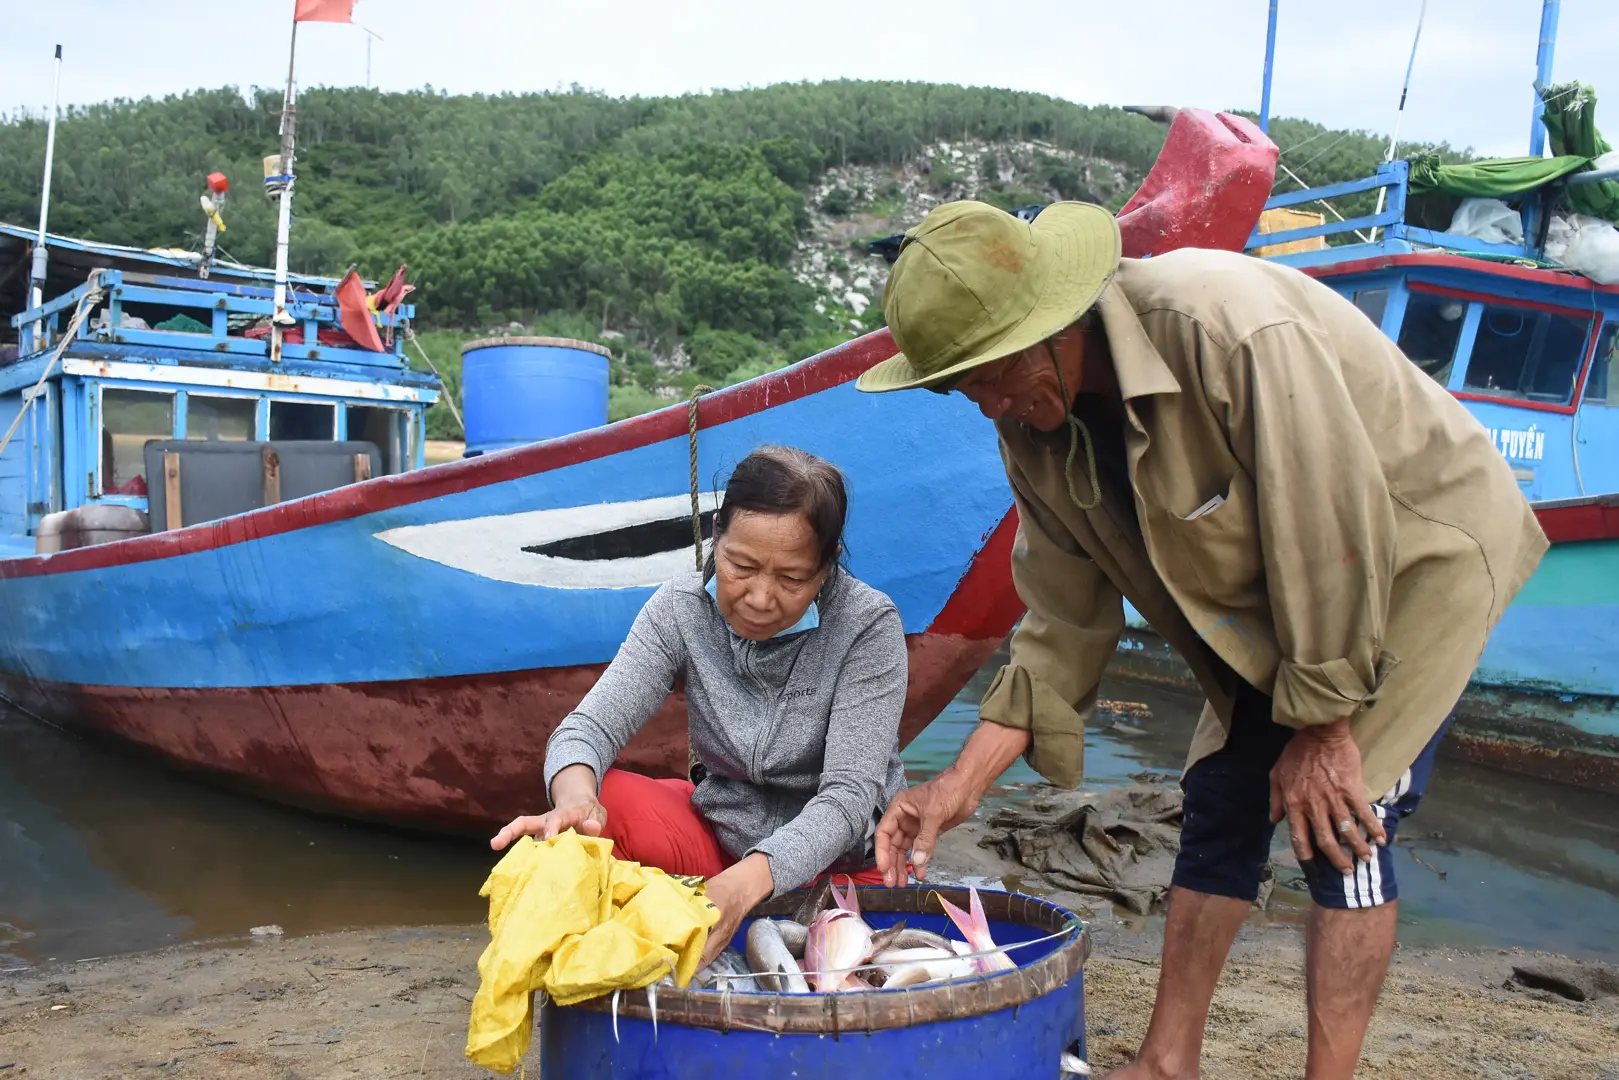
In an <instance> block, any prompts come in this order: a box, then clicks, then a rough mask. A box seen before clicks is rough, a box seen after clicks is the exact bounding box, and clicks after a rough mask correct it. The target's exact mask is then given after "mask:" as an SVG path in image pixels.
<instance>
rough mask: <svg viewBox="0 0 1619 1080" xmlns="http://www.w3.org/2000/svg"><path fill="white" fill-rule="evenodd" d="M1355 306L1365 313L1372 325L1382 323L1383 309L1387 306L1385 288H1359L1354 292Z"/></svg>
mask: <svg viewBox="0 0 1619 1080" xmlns="http://www.w3.org/2000/svg"><path fill="white" fill-rule="evenodd" d="M1355 306H1356V307H1358V308H1360V309H1361V310H1362V311H1364V312H1365V313H1366V317H1367V318H1368V319H1370V320H1372V323H1373V325H1375V326H1382V325H1383V311H1384V310H1385V309H1386V308H1387V307H1388V306H1389V291H1388V290H1387V289H1361V290H1360V291H1359V292H1357V293H1356V294H1355Z"/></svg>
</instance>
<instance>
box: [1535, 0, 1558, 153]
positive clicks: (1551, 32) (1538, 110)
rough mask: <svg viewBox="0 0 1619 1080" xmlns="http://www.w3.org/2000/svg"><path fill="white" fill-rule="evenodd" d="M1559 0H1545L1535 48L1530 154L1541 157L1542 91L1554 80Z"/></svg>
mask: <svg viewBox="0 0 1619 1080" xmlns="http://www.w3.org/2000/svg"><path fill="white" fill-rule="evenodd" d="M1558 6H1559V0H1544V3H1542V4H1541V8H1540V46H1539V48H1537V49H1536V50H1535V108H1534V112H1533V114H1532V115H1531V116H1530V118H1529V156H1530V157H1540V156H1541V155H1542V154H1544V153H1545V152H1546V125H1545V124H1543V123H1541V122H1540V117H1541V114H1542V113H1544V112H1545V111H1546V102H1545V101H1544V100H1542V98H1541V96H1540V93H1541V91H1542V90H1544V89H1546V87H1547V86H1548V85H1550V83H1551V80H1552V52H1553V51H1554V50H1555V49H1556V47H1557V9H1558Z"/></svg>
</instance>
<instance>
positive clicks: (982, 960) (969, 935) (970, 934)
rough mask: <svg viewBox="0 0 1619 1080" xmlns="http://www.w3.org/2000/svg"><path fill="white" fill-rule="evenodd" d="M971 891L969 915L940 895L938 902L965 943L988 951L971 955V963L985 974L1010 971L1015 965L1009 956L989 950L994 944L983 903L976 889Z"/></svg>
mask: <svg viewBox="0 0 1619 1080" xmlns="http://www.w3.org/2000/svg"><path fill="white" fill-rule="evenodd" d="M971 893H972V914H971V915H969V914H967V913H966V912H965V911H962V910H961V909H960V908H958V907H957V906H956V905H954V904H952V903H951V902H950V901H948V900H946V899H945V898H944V897H942V896H941V897H939V903H941V904H943V905H944V910H945V913H946V914H948V915H949V916H950V921H951V922H953V923H955V924H956V929H958V930H960V931H961V936H962V937H964V938H966V939H967V944H969V945H971V946H972V948H973V952H977V953H989V955H988V956H975V957H973V963H975V964H977V965H978V970H979V971H981V972H983V973H984V974H985V975H992V974H994V973H995V972H997V971H1012V970H1013V969H1015V968H1016V967H1017V965H1016V964H1015V963H1013V962H1012V958H1011V957H1009V956H1007V955H1006V954H1005V953H1003V952H990V950H992V949H994V948H996V945H995V939H994V938H992V937H990V935H989V920H988V919H986V918H984V905H983V902H982V901H980V900H979V899H978V890H977V889H976V888H975V889H972V890H971Z"/></svg>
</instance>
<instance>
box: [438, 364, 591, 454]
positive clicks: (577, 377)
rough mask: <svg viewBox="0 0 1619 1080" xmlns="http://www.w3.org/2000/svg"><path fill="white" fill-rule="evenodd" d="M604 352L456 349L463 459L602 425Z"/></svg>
mask: <svg viewBox="0 0 1619 1080" xmlns="http://www.w3.org/2000/svg"><path fill="white" fill-rule="evenodd" d="M609 355H610V354H609V353H608V350H607V349H606V348H604V347H603V346H601V345H596V344H593V343H591V342H588V341H575V340H573V339H572V338H547V337H506V338H486V339H484V340H481V341H470V342H468V343H467V344H465V345H463V346H461V405H462V408H463V410H464V412H465V414H466V429H467V454H468V455H469V456H475V455H477V454H487V453H493V452H494V451H496V450H506V449H509V448H511V447H514V446H525V445H527V444H529V443H535V442H540V441H541V440H543V439H554V438H556V437H558V436H560V435H571V434H573V433H574V432H576V431H584V430H586V429H588V428H593V427H600V426H601V425H602V424H605V423H607V363H608V358H609Z"/></svg>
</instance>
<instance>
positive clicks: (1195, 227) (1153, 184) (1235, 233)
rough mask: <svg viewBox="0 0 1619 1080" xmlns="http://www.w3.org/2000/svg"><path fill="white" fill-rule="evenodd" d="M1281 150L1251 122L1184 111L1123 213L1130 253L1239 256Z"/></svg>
mask: <svg viewBox="0 0 1619 1080" xmlns="http://www.w3.org/2000/svg"><path fill="white" fill-rule="evenodd" d="M1277 153H1278V151H1277V148H1276V144H1275V143H1273V142H1271V141H1270V138H1269V137H1268V136H1267V135H1266V134H1265V133H1264V132H1263V131H1260V130H1259V127H1258V126H1257V125H1256V124H1254V123H1253V122H1252V121H1250V120H1248V119H1246V118H1244V117H1241V116H1233V115H1231V114H1229V113H1212V112H1209V111H1207V110H1206V109H1181V110H1180V111H1179V112H1177V113H1176V114H1175V119H1174V120H1173V121H1172V122H1171V123H1170V125H1169V133H1168V134H1167V135H1166V136H1165V138H1164V146H1163V149H1162V150H1160V151H1159V153H1158V158H1157V160H1156V161H1154V162H1153V166H1152V171H1151V172H1149V173H1148V174H1147V179H1146V180H1145V181H1143V182H1142V184H1141V187H1140V189H1139V190H1137V191H1136V193H1135V194H1134V195H1132V196H1131V197H1130V201H1129V202H1127V203H1125V204H1124V208H1123V209H1122V210H1120V211H1119V231H1120V232H1121V233H1122V234H1123V235H1124V240H1125V245H1124V253H1125V254H1126V255H1128V256H1130V257H1132V258H1140V257H1142V256H1144V255H1161V254H1163V253H1164V252H1166V251H1173V250H1175V249H1176V248H1183V247H1194V248H1220V249H1222V250H1225V251H1241V250H1242V249H1243V247H1244V246H1245V245H1246V244H1247V242H1248V238H1249V237H1250V236H1252V235H1253V229H1254V225H1255V223H1256V222H1258V221H1259V215H1260V213H1261V211H1263V210H1264V209H1265V200H1267V199H1268V198H1270V191H1271V187H1272V186H1273V184H1274V181H1275V176H1276V158H1277Z"/></svg>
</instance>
